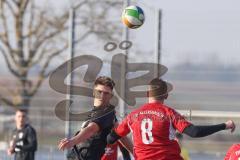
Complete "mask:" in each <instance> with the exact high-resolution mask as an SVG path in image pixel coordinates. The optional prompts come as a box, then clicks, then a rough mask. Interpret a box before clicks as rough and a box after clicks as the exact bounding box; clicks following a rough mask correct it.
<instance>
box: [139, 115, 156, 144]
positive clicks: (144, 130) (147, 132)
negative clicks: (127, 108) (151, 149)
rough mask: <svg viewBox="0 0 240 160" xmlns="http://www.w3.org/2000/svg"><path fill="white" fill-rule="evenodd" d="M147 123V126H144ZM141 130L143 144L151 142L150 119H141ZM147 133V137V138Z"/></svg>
mask: <svg viewBox="0 0 240 160" xmlns="http://www.w3.org/2000/svg"><path fill="white" fill-rule="evenodd" d="M146 124H147V128H146ZM141 131H142V141H143V143H144V144H150V143H152V142H153V136H152V120H151V119H149V118H146V119H143V120H142V123H141ZM147 135H148V138H147Z"/></svg>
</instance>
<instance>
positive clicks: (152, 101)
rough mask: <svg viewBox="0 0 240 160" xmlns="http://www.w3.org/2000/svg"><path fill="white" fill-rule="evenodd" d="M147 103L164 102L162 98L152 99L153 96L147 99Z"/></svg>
mask: <svg viewBox="0 0 240 160" xmlns="http://www.w3.org/2000/svg"><path fill="white" fill-rule="evenodd" d="M148 103H162V104H163V103H164V100H158V99H154V98H149V99H148Z"/></svg>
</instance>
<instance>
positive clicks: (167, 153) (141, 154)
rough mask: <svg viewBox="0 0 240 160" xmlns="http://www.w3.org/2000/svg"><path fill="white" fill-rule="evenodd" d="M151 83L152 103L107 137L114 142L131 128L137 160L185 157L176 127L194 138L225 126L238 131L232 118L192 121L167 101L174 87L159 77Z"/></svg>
mask: <svg viewBox="0 0 240 160" xmlns="http://www.w3.org/2000/svg"><path fill="white" fill-rule="evenodd" d="M149 86H150V88H149V91H148V100H149V103H147V104H144V105H142V106H141V107H140V108H139V109H136V110H134V111H132V112H131V113H130V114H129V115H127V117H126V118H125V119H124V120H123V121H122V122H121V123H120V124H119V125H118V127H117V128H115V129H114V130H113V131H112V132H111V133H110V134H109V135H108V137H107V141H108V143H110V144H112V143H114V142H115V141H116V140H117V139H119V138H121V137H123V136H126V135H127V134H128V133H129V132H130V131H131V132H132V135H133V141H134V158H135V159H136V160H153V159H154V160H183V158H182V157H181V156H180V152H181V150H180V147H179V144H178V143H177V141H176V140H175V131H176V130H178V132H180V133H185V134H187V135H189V136H190V137H204V136H208V135H211V134H213V133H215V132H218V131H221V130H225V129H231V132H233V131H234V129H235V124H234V122H233V121H232V120H229V121H227V122H225V123H222V124H217V125H209V126H197V125H194V124H192V123H190V122H188V121H187V120H185V118H184V117H183V116H181V115H180V114H179V113H178V112H176V111H175V110H174V109H172V108H170V107H168V106H166V105H165V104H164V100H165V99H167V97H168V92H169V91H171V89H172V86H171V85H170V84H169V83H167V82H165V81H163V80H161V79H158V78H155V79H153V80H152V81H151V82H150V83H149Z"/></svg>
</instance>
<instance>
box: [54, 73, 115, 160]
mask: <svg viewBox="0 0 240 160" xmlns="http://www.w3.org/2000/svg"><path fill="white" fill-rule="evenodd" d="M114 86H115V83H114V82H113V80H112V79H111V78H109V77H105V76H101V77H99V78H97V79H96V80H95V83H94V91H93V95H94V107H93V109H92V114H91V116H90V118H89V119H88V120H87V121H86V122H85V123H84V124H83V126H82V129H81V130H80V132H79V133H77V134H76V135H75V136H73V137H72V138H70V139H67V138H64V139H62V140H61V141H60V142H59V144H58V148H59V149H60V150H64V149H70V148H72V147H74V146H75V145H78V152H79V154H78V159H82V160H100V159H101V157H102V155H103V154H104V151H105V147H106V144H107V142H106V137H107V135H108V134H109V133H110V131H111V129H112V128H113V125H114V124H115V121H116V116H115V107H114V106H113V105H111V104H110V100H111V98H112V97H113V88H114Z"/></svg>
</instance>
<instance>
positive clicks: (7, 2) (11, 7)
mask: <svg viewBox="0 0 240 160" xmlns="http://www.w3.org/2000/svg"><path fill="white" fill-rule="evenodd" d="M5 2H6V4H7V6H8V8H9V9H10V11H11V13H12V14H13V15H14V16H16V12H15V11H14V9H13V6H12V5H11V4H10V1H8V0H6V1H5Z"/></svg>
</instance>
